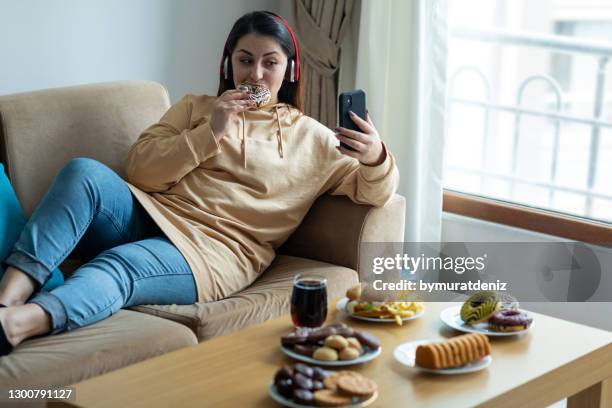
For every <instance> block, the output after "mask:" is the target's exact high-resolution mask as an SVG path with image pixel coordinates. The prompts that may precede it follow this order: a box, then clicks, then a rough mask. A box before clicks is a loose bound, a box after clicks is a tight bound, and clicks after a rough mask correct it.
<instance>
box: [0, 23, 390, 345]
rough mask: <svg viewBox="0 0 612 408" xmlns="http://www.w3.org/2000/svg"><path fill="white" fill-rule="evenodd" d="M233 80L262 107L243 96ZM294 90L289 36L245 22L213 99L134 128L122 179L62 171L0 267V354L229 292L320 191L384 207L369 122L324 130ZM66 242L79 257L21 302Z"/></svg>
mask: <svg viewBox="0 0 612 408" xmlns="http://www.w3.org/2000/svg"><path fill="white" fill-rule="evenodd" d="M241 84H247V88H248V89H253V88H256V89H258V90H260V91H262V90H263V92H262V94H263V96H267V98H264V100H257V101H253V100H252V99H253V98H252V97H253V94H252V93H249V92H244V91H241V90H239V89H238V88H242V87H241V86H240V85H241ZM299 90H300V76H299V51H298V47H297V42H296V41H295V37H294V34H293V32H292V30H291V28H290V27H289V26H288V25H287V23H285V22H284V21H283V20H282V19H281V18H280V17H278V16H276V15H274V14H272V13H269V12H254V13H249V14H246V15H245V16H243V17H241V18H240V19H239V20H238V21H237V22H236V23H235V24H234V26H233V28H232V30H231V32H230V34H229V37H228V39H227V42H226V45H225V48H224V52H223V58H222V61H221V72H220V86H219V93H218V96H217V97H209V96H193V95H187V96H185V97H183V98H182V99H181V100H180V101H179V102H178V103H177V104H175V105H174V106H172V107H171V108H170V109H169V110H168V112H166V114H165V115H164V116H163V117H162V118H161V120H160V121H159V122H158V123H157V124H154V125H152V126H151V127H149V128H148V129H146V130H145V131H144V133H143V134H142V135H141V136H140V137H139V139H138V141H137V142H136V143H135V144H134V146H133V147H132V148H131V150H130V153H129V156H128V159H127V163H126V173H127V179H128V181H129V184H128V183H126V182H124V181H123V180H122V179H120V178H119V177H118V176H117V175H116V174H115V173H114V172H113V171H112V170H110V169H109V168H107V167H106V166H104V165H102V164H101V163H98V162H96V161H94V160H91V159H75V160H72V161H71V162H70V163H68V165H67V166H66V167H65V168H64V169H62V171H61V172H60V173H59V174H58V176H57V177H56V179H55V181H54V183H53V184H52V186H51V187H50V189H49V191H48V192H47V194H46V195H45V197H44V198H43V200H42V202H41V203H40V205H39V206H38V208H37V210H36V211H35V213H34V214H33V216H32V217H31V219H30V220H29V222H28V224H27V225H26V227H25V229H24V232H23V233H22V235H21V237H20V239H19V241H18V242H17V243H16V245H15V247H14V248H13V251H12V252H11V254H10V255H9V257H8V258H7V259H6V260H5V263H6V264H7V265H8V266H9V267H8V269H7V271H6V274H5V276H4V277H3V279H2V281H1V282H0V303H1V304H3V306H4V305H6V306H4V307H2V308H0V325H1V328H2V330H0V353H1V354H7V353H9V352H10V351H11V350H12V349H13V347H15V346H16V345H17V344H19V343H20V342H22V341H23V340H24V339H26V338H28V337H31V336H35V335H41V334H46V333H59V332H62V331H64V330H72V329H75V328H78V327H81V326H84V325H87V324H91V323H94V322H96V321H99V320H101V319H104V318H106V317H108V316H110V315H111V314H113V313H115V312H116V311H118V310H119V309H120V308H122V307H126V306H133V305H138V304H192V303H194V302H196V301H200V302H207V301H214V300H217V299H221V298H224V297H226V296H229V295H231V294H232V293H235V292H237V291H240V290H241V289H243V288H244V287H246V286H248V285H249V284H250V283H252V282H253V281H254V280H255V279H256V278H257V277H258V276H259V274H260V273H261V272H263V271H264V270H265V269H266V268H267V267H268V265H269V264H270V263H271V262H272V260H273V258H274V255H275V252H274V251H275V250H276V249H277V248H278V247H279V246H280V245H281V244H282V243H283V242H284V241H285V240H286V239H287V238H288V237H289V236H290V235H291V233H292V232H293V231H294V230H295V229H296V228H297V226H298V225H299V224H300V222H301V220H302V219H303V217H304V216H305V215H306V213H307V211H308V209H309V208H310V206H311V205H312V203H313V202H314V200H315V199H316V198H317V197H318V196H320V195H321V194H324V193H331V194H344V195H347V196H349V197H350V198H351V199H352V200H353V201H355V202H357V203H364V204H372V205H378V206H380V205H383V204H385V202H387V201H388V200H389V199H390V197H391V196H392V195H393V193H394V192H395V190H396V187H397V183H398V174H397V169H396V167H395V165H394V160H393V157H392V156H391V154H390V153H388V152H387V151H386V149H385V148H384V146H383V144H382V143H381V141H380V138H379V137H378V134H377V132H376V129H375V128H374V125H373V124H372V122H371V121H370V120H369V118H368V121H364V120H361V119H360V118H358V117H356V116H355V115H353V120H354V121H355V123H356V124H357V125H358V126H359V127H360V128H361V129H362V132H355V131H350V130H347V129H342V128H339V129H337V133H335V134H334V132H332V131H330V130H329V129H328V128H326V127H325V126H323V125H321V124H320V123H318V122H317V121H315V120H314V119H312V118H309V117H307V116H305V115H304V114H303V113H302V112H301V111H300V109H301V100H300V92H299ZM266 99H267V100H266ZM338 141H341V142H344V143H346V144H347V145H349V146H351V147H352V148H353V149H354V150H347V149H345V148H343V147H336V146H337V144H338ZM75 246H76V247H77V250H78V251H79V253H80V254H82V255H83V256H84V258H85V259H86V260H87V261H88V262H87V263H85V264H84V265H83V266H81V267H80V268H79V269H78V270H77V271H76V272H75V274H74V275H73V276H72V277H70V278H69V279H67V280H66V282H65V284H64V285H62V286H60V287H58V288H56V289H53V290H52V291H50V292H48V293H47V292H38V293H36V294H34V293H35V291H36V290H37V289H38V288H40V286H41V285H42V284H44V282H45V281H46V280H47V279H48V277H49V274H50V272H49V271H50V270H53V269H54V268H55V267H56V266H57V265H59V264H60V263H61V262H62V261H63V260H64V259H65V257H66V256H67V255H68V254H69V253H70V252H71V251H72V250H73V249H74V248H75ZM32 294H34V296H33V297H31V298H30V296H31V295H32ZM28 299H29V300H28ZM26 302H27V303H26ZM7 306H8V307H7Z"/></svg>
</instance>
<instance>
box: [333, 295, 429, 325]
mask: <svg viewBox="0 0 612 408" xmlns="http://www.w3.org/2000/svg"><path fill="white" fill-rule="evenodd" d="M348 302H349V300H348V298H347V297H343V298H342V299H340V300H338V302H337V303H336V310H337V311H339V312H341V313H344V314H345V315H348V316H350V317H352V318H353V319H359V320H365V321H366V322H377V323H395V319H391V318H388V319H380V318H378V317H366V316H359V315H355V314H351V313H349V312H348V311H347V310H346V304H347V303H348ZM424 314H425V309H423V310H421V311H420V312H419V313H417V314H414V315H412V316H410V317H402V322H405V321H407V320H413V319H418V318H419V317H421V316H423V315H424Z"/></svg>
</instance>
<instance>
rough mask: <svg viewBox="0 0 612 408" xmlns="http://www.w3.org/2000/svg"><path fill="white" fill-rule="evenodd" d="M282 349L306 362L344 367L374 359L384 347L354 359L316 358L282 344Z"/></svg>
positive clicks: (294, 357)
mask: <svg viewBox="0 0 612 408" xmlns="http://www.w3.org/2000/svg"><path fill="white" fill-rule="evenodd" d="M281 350H282V351H283V353H285V354H286V355H288V356H289V357H291V358H293V359H296V360H299V361H302V362H304V363H309V364H316V365H320V366H328V367H342V366H349V365H354V364H361V363H365V362H366V361H370V360H373V359H375V358H376V357H378V355H379V354H380V353H381V352H382V347H379V348H377V349H376V350H370V351H368V352H367V353H364V354H362V355H360V356H359V357H357V358H355V359H353V360H336V361H325V360H316V359H314V358H312V357H308V356H305V355H303V354H299V353H296V352H295V351H293V350H291V349H290V348H287V347H283V346H281Z"/></svg>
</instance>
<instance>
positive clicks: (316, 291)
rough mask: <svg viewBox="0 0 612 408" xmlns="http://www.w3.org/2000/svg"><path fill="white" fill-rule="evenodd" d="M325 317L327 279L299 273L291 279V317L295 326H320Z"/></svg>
mask: <svg viewBox="0 0 612 408" xmlns="http://www.w3.org/2000/svg"><path fill="white" fill-rule="evenodd" d="M326 318H327V279H325V278H323V277H322V276H317V275H302V274H299V275H297V276H296V277H295V279H294V280H293V292H292V294H291V319H293V324H294V325H295V327H320V326H322V325H323V323H324V322H325V319H326Z"/></svg>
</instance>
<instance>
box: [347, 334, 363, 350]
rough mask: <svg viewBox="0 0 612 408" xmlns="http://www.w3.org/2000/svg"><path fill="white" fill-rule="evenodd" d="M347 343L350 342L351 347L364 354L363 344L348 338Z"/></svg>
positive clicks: (353, 338)
mask: <svg viewBox="0 0 612 408" xmlns="http://www.w3.org/2000/svg"><path fill="white" fill-rule="evenodd" d="M346 341H347V342H348V344H349V347H352V348H356V349H357V350H359V353H360V354H361V353H362V352H363V347H362V346H361V343H360V342H359V340H357V339H356V338H355V337H348V338H347V339H346Z"/></svg>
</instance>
